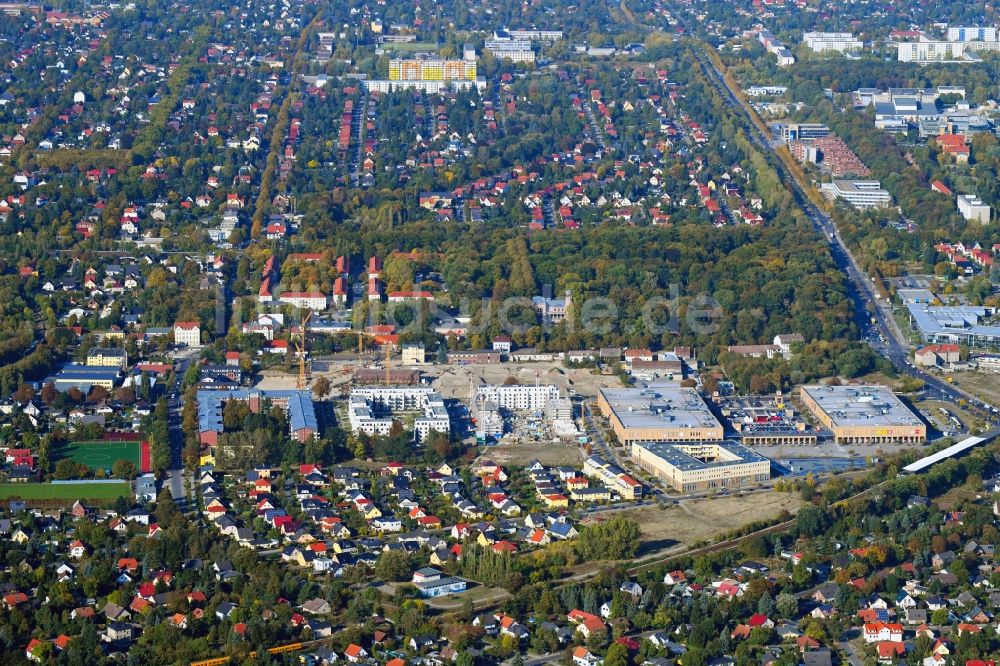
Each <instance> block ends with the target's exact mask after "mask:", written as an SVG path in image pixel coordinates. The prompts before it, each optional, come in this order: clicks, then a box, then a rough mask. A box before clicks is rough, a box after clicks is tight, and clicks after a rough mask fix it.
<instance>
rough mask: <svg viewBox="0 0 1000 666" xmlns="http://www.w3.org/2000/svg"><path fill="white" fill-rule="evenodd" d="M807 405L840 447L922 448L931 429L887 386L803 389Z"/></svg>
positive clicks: (815, 387)
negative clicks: (876, 445) (918, 446)
mask: <svg viewBox="0 0 1000 666" xmlns="http://www.w3.org/2000/svg"><path fill="white" fill-rule="evenodd" d="M800 395H801V398H802V402H803V404H805V406H806V407H807V408H808V409H809V411H811V412H812V413H813V415H814V416H815V417H816V418H817V419H818V420H819V421H820V422H821V423H822V424H823V425H824V426H826V427H827V428H829V429H830V430H831V431H832V432H833V436H834V439H835V441H836V442H837V443H838V444H922V443H924V442H925V441H926V440H927V426H926V425H925V424H924V422H923V421H921V420H920V419H919V418H918V417H917V416H916V415H915V414H914V413H913V412H912V411H910V409H909V408H908V407H907V406H906V405H904V404H903V403H902V401H901V400H900V399H899V398H897V397H896V395H895V394H894V393H893V392H892V391H890V390H889V389H888V388H887V387H885V386H875V385H867V386H803V387H802V388H801V389H800Z"/></svg>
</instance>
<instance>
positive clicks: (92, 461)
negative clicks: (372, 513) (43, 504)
mask: <svg viewBox="0 0 1000 666" xmlns="http://www.w3.org/2000/svg"><path fill="white" fill-rule="evenodd" d="M65 458H69V459H70V460H72V461H74V462H78V463H83V464H84V465H86V466H87V467H89V468H91V469H111V467H112V465H114V464H115V461H116V460H128V461H130V462H132V463H134V464H135V466H136V468H140V469H141V468H142V443H141V442H69V443H68V444H65V445H64V446H60V447H59V448H58V449H57V450H56V452H55V462H59V461H60V460H63V459H65Z"/></svg>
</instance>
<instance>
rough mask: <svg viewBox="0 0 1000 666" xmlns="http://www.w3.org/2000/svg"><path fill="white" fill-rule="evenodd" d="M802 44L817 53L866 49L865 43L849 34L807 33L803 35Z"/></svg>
mask: <svg viewBox="0 0 1000 666" xmlns="http://www.w3.org/2000/svg"><path fill="white" fill-rule="evenodd" d="M802 43H803V44H805V45H806V47H808V48H809V49H810V50H811V51H814V52H816V53H823V52H825V51H839V52H841V53H845V52H850V51H861V50H862V49H864V47H865V45H864V42H862V41H861V40H860V39H857V38H856V37H855V36H854V35H853V34H851V33H849V32H805V33H803V34H802Z"/></svg>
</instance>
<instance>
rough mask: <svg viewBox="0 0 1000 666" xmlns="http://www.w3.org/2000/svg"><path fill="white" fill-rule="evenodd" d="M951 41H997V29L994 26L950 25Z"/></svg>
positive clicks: (949, 37)
mask: <svg viewBox="0 0 1000 666" xmlns="http://www.w3.org/2000/svg"><path fill="white" fill-rule="evenodd" d="M948 41H949V42H973V41H976V42H995V41H997V29H996V28H995V27H993V26H960V25H955V26H950V27H949V28H948Z"/></svg>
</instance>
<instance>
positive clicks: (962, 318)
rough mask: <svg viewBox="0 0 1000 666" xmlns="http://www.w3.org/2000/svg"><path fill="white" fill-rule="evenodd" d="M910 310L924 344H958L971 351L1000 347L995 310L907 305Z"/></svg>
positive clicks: (999, 327) (953, 306)
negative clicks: (979, 348) (994, 318)
mask: <svg viewBox="0 0 1000 666" xmlns="http://www.w3.org/2000/svg"><path fill="white" fill-rule="evenodd" d="M906 309H907V310H909V312H910V321H911V323H912V324H913V326H914V328H916V329H917V331H918V332H919V333H920V337H921V339H922V340H923V341H924V342H927V343H936V342H954V343H960V344H967V345H969V346H970V347H984V346H987V347H992V346H995V345H997V344H1000V326H998V325H996V324H993V323H991V321H992V319H993V317H994V315H995V314H996V313H995V312H994V310H993V309H992V308H986V307H982V306H978V305H928V304H927V303H907V304H906Z"/></svg>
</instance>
